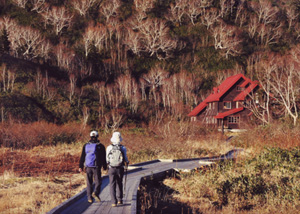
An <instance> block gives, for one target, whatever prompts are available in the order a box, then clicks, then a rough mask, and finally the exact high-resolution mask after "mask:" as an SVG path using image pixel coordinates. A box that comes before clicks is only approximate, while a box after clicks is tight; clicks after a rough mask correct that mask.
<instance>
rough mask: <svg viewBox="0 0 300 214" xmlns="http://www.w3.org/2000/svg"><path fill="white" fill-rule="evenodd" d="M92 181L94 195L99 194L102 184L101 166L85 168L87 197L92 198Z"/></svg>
mask: <svg viewBox="0 0 300 214" xmlns="http://www.w3.org/2000/svg"><path fill="white" fill-rule="evenodd" d="M93 183H95V190H94V193H95V195H97V196H99V194H100V190H101V184H102V178H101V168H98V167H87V168H86V185H87V187H86V192H87V197H88V199H92V193H93Z"/></svg>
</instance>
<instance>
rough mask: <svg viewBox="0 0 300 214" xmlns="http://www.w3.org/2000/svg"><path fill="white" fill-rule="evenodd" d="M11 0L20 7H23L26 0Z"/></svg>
mask: <svg viewBox="0 0 300 214" xmlns="http://www.w3.org/2000/svg"><path fill="white" fill-rule="evenodd" d="M12 2H13V3H14V4H16V5H17V6H19V7H21V8H25V6H26V4H27V2H28V0H12Z"/></svg>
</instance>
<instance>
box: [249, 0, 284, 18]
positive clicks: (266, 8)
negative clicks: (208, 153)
mask: <svg viewBox="0 0 300 214" xmlns="http://www.w3.org/2000/svg"><path fill="white" fill-rule="evenodd" d="M250 5H251V7H252V9H253V10H254V12H255V13H256V14H257V16H258V21H259V22H260V23H263V24H271V23H275V22H277V21H278V16H277V14H278V12H279V9H278V8H277V7H275V6H273V5H272V3H271V1H269V0H259V1H258V2H251V4H250Z"/></svg>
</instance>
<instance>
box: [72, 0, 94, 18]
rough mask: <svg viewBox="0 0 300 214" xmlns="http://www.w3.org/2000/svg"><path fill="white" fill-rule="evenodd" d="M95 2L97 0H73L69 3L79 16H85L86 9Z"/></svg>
mask: <svg viewBox="0 0 300 214" xmlns="http://www.w3.org/2000/svg"><path fill="white" fill-rule="evenodd" d="M97 2H98V0H73V1H72V2H71V4H72V6H73V7H74V9H75V10H77V11H78V12H79V14H80V15H81V16H85V15H86V14H87V12H88V10H89V9H90V8H92V7H93V6H95V4H96V3H97Z"/></svg>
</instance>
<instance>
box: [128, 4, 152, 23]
mask: <svg viewBox="0 0 300 214" xmlns="http://www.w3.org/2000/svg"><path fill="white" fill-rule="evenodd" d="M133 4H134V6H135V10H136V14H135V15H136V18H137V19H138V20H139V21H142V20H144V19H145V18H147V12H149V11H150V10H151V9H152V8H153V7H154V0H135V1H134V2H133Z"/></svg>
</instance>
